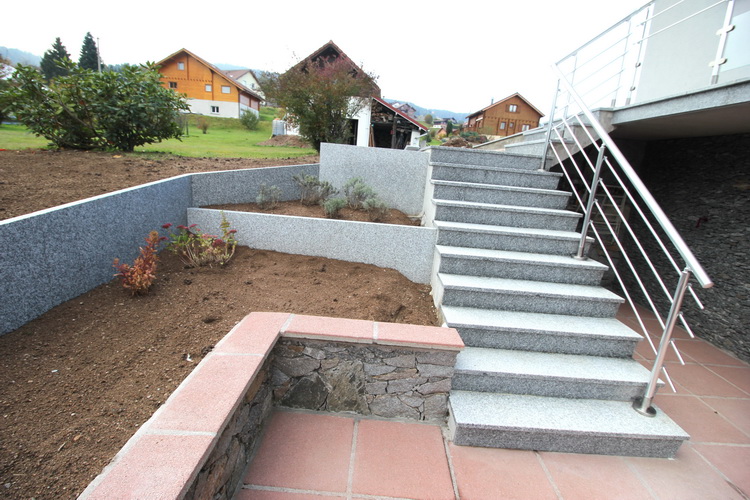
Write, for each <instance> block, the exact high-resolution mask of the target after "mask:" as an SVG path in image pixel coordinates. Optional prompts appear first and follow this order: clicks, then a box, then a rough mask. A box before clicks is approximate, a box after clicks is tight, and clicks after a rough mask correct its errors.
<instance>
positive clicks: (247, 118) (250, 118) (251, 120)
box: [240, 110, 260, 130]
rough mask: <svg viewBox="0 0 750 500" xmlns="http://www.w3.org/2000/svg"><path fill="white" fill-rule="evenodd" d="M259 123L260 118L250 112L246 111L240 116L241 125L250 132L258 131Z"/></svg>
mask: <svg viewBox="0 0 750 500" xmlns="http://www.w3.org/2000/svg"><path fill="white" fill-rule="evenodd" d="M258 122H260V118H259V117H258V115H256V114H255V113H253V112H252V111H250V110H245V111H243V112H242V115H240V123H241V124H242V126H243V127H245V128H246V129H248V130H256V129H257V128H258Z"/></svg>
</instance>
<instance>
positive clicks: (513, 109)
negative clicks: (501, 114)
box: [508, 104, 518, 113]
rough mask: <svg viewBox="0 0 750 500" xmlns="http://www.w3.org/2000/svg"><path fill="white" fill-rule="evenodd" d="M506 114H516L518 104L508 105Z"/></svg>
mask: <svg viewBox="0 0 750 500" xmlns="http://www.w3.org/2000/svg"><path fill="white" fill-rule="evenodd" d="M508 113H518V104H508Z"/></svg>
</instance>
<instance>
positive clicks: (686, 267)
mask: <svg viewBox="0 0 750 500" xmlns="http://www.w3.org/2000/svg"><path fill="white" fill-rule="evenodd" d="M683 1H684V0H680V1H679V2H678V3H682V2H683ZM728 1H729V2H731V1H732V0H718V1H717V2H716V3H713V4H712V5H711V6H710V7H707V8H705V9H702V10H701V11H700V12H695V13H692V14H689V15H688V16H687V17H685V18H683V19H682V21H680V22H684V21H685V20H687V19H690V18H692V17H694V16H695V15H697V14H699V13H701V12H703V11H705V10H708V9H709V8H713V7H715V6H716V5H719V4H721V3H726V2H728ZM730 5H731V4H730ZM653 6H654V2H650V3H648V4H646V5H645V6H644V7H642V8H640V9H638V10H636V11H634V12H633V13H632V14H630V15H629V16H627V17H625V18H624V19H623V20H622V21H620V23H618V24H616V25H614V26H612V27H610V28H609V29H607V30H606V31H604V32H603V33H602V34H600V35H599V36H597V37H595V38H594V39H593V40H592V41H590V42H588V43H587V44H584V45H582V46H581V47H579V48H578V49H576V50H575V51H573V52H572V53H571V54H569V55H568V56H566V57H565V58H563V59H562V60H560V61H558V63H556V64H555V65H554V66H553V69H554V72H555V74H556V76H557V77H558V82H557V90H556V91H555V95H554V98H553V105H552V112H551V113H550V115H549V122H548V124H547V130H546V134H545V135H546V143H545V144H546V146H545V150H544V154H543V157H542V165H541V167H540V168H541V169H546V168H547V166H548V152H550V151H551V152H552V155H553V159H554V160H555V161H556V163H557V164H559V165H560V166H561V167H562V168H563V174H564V178H565V179H566V180H567V182H568V183H569V184H570V186H571V188H573V193H574V195H575V199H576V201H577V203H578V205H579V207H580V208H581V210H582V211H583V221H584V222H583V227H582V229H581V241H580V243H579V249H578V252H577V255H575V257H577V258H585V255H584V250H585V247H586V244H587V237H588V234H589V231H591V232H593V234H594V237H595V239H596V240H597V241H598V242H599V244H600V246H601V250H602V251H603V255H604V257H605V258H606V260H607V262H608V263H609V266H610V269H612V271H613V274H614V275H615V278H616V279H617V281H618V282H619V284H620V286H621V287H622V290H623V295H624V296H625V298H626V300H627V302H628V303H629V304H630V305H631V307H632V308H633V311H634V313H635V316H636V319H637V322H638V324H639V326H640V328H641V331H642V332H643V334H644V336H645V337H646V338H647V339H648V342H649V344H650V346H651V348H652V350H653V351H654V353H655V354H656V359H655V361H654V365H653V368H652V370H651V376H650V379H649V382H648V385H647V387H646V389H645V391H644V394H643V396H642V397H641V398H638V399H637V400H636V401H635V402H634V405H633V406H634V408H635V410H636V411H638V412H639V413H641V414H643V415H648V416H653V415H654V414H655V410H654V409H653V407H652V406H651V403H652V400H653V397H654V395H655V393H656V389H657V387H658V382H659V377H660V376H662V375H663V376H664V378H665V379H666V380H667V382H668V383H669V385H670V386H671V387H672V390H675V387H674V384H673V383H672V380H671V378H670V377H669V374H668V373H667V372H666V370H665V369H664V360H665V358H666V351H667V349H668V348H669V347H671V348H672V349H673V350H674V352H675V354H676V356H677V358H678V360H679V361H680V362H681V363H683V364H684V361H683V359H682V356H681V355H680V353H679V350H678V349H677V346H676V345H675V343H674V341H673V340H672V332H673V330H674V327H675V326H676V325H677V322H678V321H679V322H681V323H682V325H683V326H684V327H685V329H686V331H687V332H688V333H689V335H690V336H691V337H692V336H693V333H692V331H691V329H690V327H689V325H688V323H687V321H686V320H685V317H684V315H683V313H682V303H683V299H684V297H685V295H686V294H687V293H688V292H689V293H690V295H692V297H693V299H695V301H696V303H697V304H698V306H699V307H700V308H701V309H702V308H703V305H702V304H701V302H700V300H698V297H697V295H696V293H695V291H694V290H693V288H692V287H691V286H690V279H691V278H693V279H695V280H696V281H697V283H698V284H699V285H700V286H701V287H702V288H710V287H712V286H713V285H714V283H713V281H712V279H711V277H710V276H709V275H708V273H707V272H706V270H705V269H704V268H703V266H702V265H701V264H700V262H699V261H698V259H697V258H696V257H695V255H694V254H693V252H692V251H691V250H690V248H689V247H688V245H687V244H686V243H685V241H684V240H683V238H682V236H680V234H679V232H678V231H677V229H676V228H675V227H674V225H673V224H672V223H671V221H670V220H669V218H668V217H667V215H666V214H665V213H664V211H663V210H662V208H661V207H660V206H659V204H658V202H657V201H656V200H655V199H654V197H653V196H652V194H651V193H650V192H649V190H648V188H647V187H646V186H645V184H644V183H643V182H642V181H641V179H640V177H639V176H638V175H637V174H636V172H635V169H634V168H633V167H632V165H631V164H630V162H629V161H628V160H627V158H626V157H625V155H624V154H623V153H622V151H621V150H620V149H619V148H618V147H617V145H616V144H615V142H614V140H613V139H612V138H611V137H610V136H609V134H608V133H607V131H606V130H605V128H604V126H603V125H602V124H601V123H600V122H599V120H598V118H597V116H596V115H595V114H594V112H593V111H592V110H591V108H590V106H589V105H588V104H587V101H586V100H587V99H588V98H584V97H582V96H583V95H590V94H593V93H595V91H596V92H598V93H602V94H603V95H604V96H610V95H611V96H612V100H611V102H612V106H616V105H617V102H618V96H622V97H625V95H623V94H622V92H625V93H626V94H627V96H626V100H625V103H626V104H627V103H629V100H630V98H631V97H632V95H633V91H634V90H635V88H636V80H635V78H636V76H637V74H638V73H637V72H638V71H639V70H638V68H639V66H640V63H641V62H642V60H643V52H644V43H645V41H646V40H647V39H648V38H649V37H652V36H654V34H655V33H650V34H649V33H647V32H648V31H649V30H648V27H649V26H650V23H651V21H652V20H653V19H654V18H655V17H656V16H658V15H660V14H663V12H661V13H659V14H656V15H653ZM672 7H673V6H672ZM669 9H671V7H670V8H668V9H666V10H669ZM666 10H665V11H666ZM638 16H642V17H640V18H638ZM644 17H645V18H644ZM634 21H635V22H637V23H638V24H637V26H636V28H635V29H636V30H638V27H640V26H643V30H642V31H643V33H641V34H636V36H635V38H636V39H635V40H633V39H632V35H633V34H634V33H635V32H634V30H633V26H632V24H633V22H634ZM639 21H640V22H639ZM680 22H678V23H673V24H670V26H668V27H667V28H666V29H670V28H671V27H673V26H675V25H677V24H679V23H680ZM625 23H628V26H627V33H625V34H623V33H621V32H619V31H617V30H618V29H619V28H621V27H623V24H625ZM663 31H664V30H663V29H662V30H659V31H658V32H659V33H661V32H663ZM610 33H613V34H614V35H615V37H616V39H615V40H614V42H611V41H608V40H605V39H604V38H603V37H605V36H606V35H608V34H610ZM609 40H611V37H610V39H609ZM596 41H601V42H605V44H608V45H607V46H606V48H605V49H604V50H599V51H598V52H596V50H598V48H595V47H591V48H592V49H596V50H592V51H593V52H595V54H594V55H593V56H592V57H591V58H590V59H585V60H583V61H581V60H580V59H581V54H582V51H586V50H588V49H589V46H590V45H591V44H593V43H594V42H596ZM621 45H624V48H623V51H622V53H619V52H618V53H615V54H614V55H613V53H612V50H613V49H614V50H615V51H616V50H617V49H619V48H620V46H621ZM631 47H635V48H636V49H637V50H636V51H635V52H637V54H636V55H633V54H632V53H628V51H629V50H631ZM592 51H589V52H592ZM584 55H585V53H584ZM597 59H598V61H596V60H597ZM626 61H627V62H628V64H629V63H631V62H633V63H634V64H633V69H632V70H631V71H632V75H633V78H634V80H633V81H634V83H633V84H632V85H631V86H630V88H629V89H627V90H625V89H623V87H622V83H621V82H622V77H623V75H624V72H623V68H625V65H626ZM594 62H596V63H598V64H600V66H597V65H596V64H593V63H594ZM563 64H566V65H567V67H566V70H567V71H564V70H563V68H562V66H563ZM571 64H572V66H573V67H572V69H570V65H571ZM584 66H585V67H586V72H584V73H582V74H581V73H577V71H579V70H580V69H581V68H582V67H584ZM615 66H617V68H615ZM613 69H617V71H616V72H615V74H614V75H612V76H608V75H610V72H611V70H613ZM597 73H598V74H597ZM628 75H629V74H628ZM628 75H625V76H626V77H628ZM594 76H596V78H594ZM615 77H616V80H617V81H616V82H615V85H614V88H613V87H612V86H611V83H608V82H611V81H612V80H614V79H615ZM574 81H575V83H573V82H574ZM579 88H580V89H581V91H579V90H578V89H579ZM564 94H566V96H567V99H565V100H563V99H561V97H562V96H563V95H564ZM597 102H600V101H595V103H597ZM558 103H559V104H558ZM558 109H559V110H561V111H562V112H561V113H558V112H557V111H558ZM576 130H578V131H582V132H583V133H576ZM571 139H572V140H571ZM586 141H588V142H586ZM589 144H593V145H594V146H593V147H594V148H595V153H596V157H597V158H596V162H593V161H592V158H589V156H588V154H586V153H585V149H586V148H587V146H588V145H589ZM577 153H582V155H581V156H582V157H583V161H579V160H578V159H577ZM579 163H580V164H581V165H579ZM605 177H606V178H608V179H609V180H608V181H607V182H608V183H609V182H614V183H615V184H614V185H615V186H616V187H617V188H618V190H619V192H622V193H623V194H622V196H623V197H624V198H625V199H627V200H628V202H629V203H630V205H631V206H632V207H633V208H634V209H635V210H634V213H633V214H632V215H633V216H637V217H640V220H641V221H642V223H643V224H644V226H645V228H646V229H647V231H646V233H644V234H641V233H638V234H637V233H636V230H635V229H634V227H633V226H632V224H631V223H630V222H629V220H628V218H629V217H628V216H627V215H626V214H625V213H623V211H622V210H621V209H620V208H619V207H618V203H617V201H616V199H615V196H614V195H613V193H612V191H611V190H610V188H609V187H608V186H607V185H606V184H605V183H604V182H603V181H602V179H604V178H605ZM578 182H581V183H582V184H583V188H584V189H583V191H582V192H581V193H579V192H578V190H577V189H576V188H575V186H576V185H577V184H576V183H578ZM618 196H619V194H618ZM602 197H603V198H604V200H606V201H608V202H609V204H610V205H611V207H613V209H614V212H615V213H614V214H609V217H614V219H615V222H614V224H616V227H613V223H611V222H610V220H608V214H607V212H606V211H605V208H604V207H603V206H602V203H600V201H599V199H600V198H602ZM595 218H597V220H600V221H603V224H601V225H600V227H597V225H596V224H593V223H592V222H593V220H594V219H595ZM601 226H604V227H601ZM620 230H624V231H625V235H624V236H623V237H625V236H627V237H628V238H629V240H628V241H632V243H631V246H632V247H633V251H632V252H630V253H629V248H627V247H628V245H626V244H624V243H623V241H621V238H622V237H620V236H619V232H620ZM605 233H606V234H605ZM645 237H649V238H651V239H653V240H654V241H655V244H656V246H655V248H656V251H657V252H660V255H661V254H663V255H662V258H665V261H664V262H665V265H667V266H668V268H669V269H672V270H673V271H674V275H672V276H673V277H672V278H669V279H668V278H667V276H666V275H664V274H663V271H661V270H660V269H659V267H660V265H659V264H658V260H657V259H656V257H655V256H654V257H652V256H650V255H649V253H648V252H647V250H646V248H647V246H646V245H645V244H642V243H641V241H640V239H641V238H645ZM605 238H608V239H606V240H605ZM605 241H606V242H609V244H610V245H612V247H613V248H614V249H615V251H616V252H617V255H618V256H620V257H621V260H622V261H623V262H624V264H623V265H624V266H625V268H624V269H618V266H617V265H616V263H615V261H614V259H613V256H612V255H611V254H610V250H609V249H608V248H607V244H605ZM667 242H669V243H667ZM668 247H669V248H668ZM631 254H632V256H631ZM636 256H637V261H639V262H640V261H642V262H643V263H644V264H643V265H642V266H641V265H640V264H638V263H637V262H636V260H634V259H636ZM678 260H681V262H682V263H678ZM623 271H625V272H627V273H629V274H628V276H630V277H632V279H633V280H634V285H635V289H634V290H630V289H629V286H628V283H626V281H628V276H626V275H623ZM644 272H645V273H648V274H647V276H643V273H644ZM649 276H650V278H651V279H652V280H653V282H654V285H653V286H649V285H648V284H647V283H648V282H649V281H648V277H649ZM672 279H677V286H676V289H675V290H674V292H673V293H672V292H670V291H669V285H668V283H669V282H670V281H671V280H672ZM636 292H637V293H640V294H642V295H643V298H645V303H647V304H648V306H649V308H650V309H651V310H652V311H653V312H654V313H655V315H656V318H657V320H658V321H659V324H660V326H661V329H662V335H661V341H660V343H659V346H658V348H657V347H656V346H655V345H654V342H653V341H652V339H651V337H650V333H649V332H648V330H647V328H646V326H645V322H644V320H643V318H642V317H641V313H640V312H639V311H638V308H637V307H636V305H635V297H634V295H633V294H634V293H636ZM654 292H655V293H657V294H658V296H659V297H661V301H665V300H666V302H667V304H668V306H669V307H668V308H669V311H668V312H666V314H665V316H664V319H662V313H661V312H660V311H659V306H658V305H657V303H662V302H660V300H659V299H658V298H655V297H653V296H652V294H653V293H654Z"/></svg>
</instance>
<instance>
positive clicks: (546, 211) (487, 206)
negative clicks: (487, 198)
mask: <svg viewBox="0 0 750 500" xmlns="http://www.w3.org/2000/svg"><path fill="white" fill-rule="evenodd" d="M432 202H433V203H434V204H435V205H440V206H452V207H464V208H477V209H484V210H502V211H507V212H523V213H533V214H539V215H554V216H558V217H571V218H576V219H579V218H581V217H582V215H581V214H579V213H578V212H571V211H570V210H559V209H556V208H537V207H523V206H517V205H498V204H494V203H480V202H476V201H457V200H437V199H433V200H432Z"/></svg>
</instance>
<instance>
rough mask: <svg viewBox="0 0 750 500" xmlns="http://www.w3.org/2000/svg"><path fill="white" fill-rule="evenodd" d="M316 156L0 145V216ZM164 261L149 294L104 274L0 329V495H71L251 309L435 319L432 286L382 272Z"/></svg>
mask: <svg viewBox="0 0 750 500" xmlns="http://www.w3.org/2000/svg"><path fill="white" fill-rule="evenodd" d="M315 161H317V158H316V157H312V158H304V159H296V160H286V161H279V160H262V161H259V160H244V159H190V158H162V159H158V160H154V159H147V158H139V157H132V156H123V157H119V158H118V157H115V156H114V155H111V154H102V153H80V152H62V153H53V152H41V151H39V152H21V153H15V152H0V208H2V211H0V214H2V216H3V217H5V218H7V217H11V216H15V215H21V214H24V213H29V212H32V211H35V210H39V209H42V208H46V207H50V206H55V205H58V204H61V203H66V202H69V201H74V200H77V199H81V198H85V197H88V196H92V195H96V194H100V193H102V192H107V191H112V190H115V189H121V188H123V187H126V186H132V185H137V184H141V183H144V182H149V181H153V180H156V179H160V178H165V177H170V176H173V175H177V174H181V173H187V172H198V171H209V170H225V169H230V168H248V167H257V166H267V165H268V166H270V165H279V164H291V163H311V162H315ZM144 236H145V235H144ZM139 244H142V242H134V245H139ZM161 259H162V260H161V262H160V264H159V266H160V267H159V270H158V279H157V282H156V284H155V285H154V287H153V288H152V291H151V293H150V294H149V295H146V296H143V297H131V296H130V295H129V294H128V293H127V292H126V291H125V290H124V289H123V288H122V287H121V286H120V284H119V283H118V282H117V281H116V280H113V281H111V282H109V283H107V284H105V285H102V286H100V287H98V288H96V289H94V290H92V291H90V292H87V293H85V294H83V295H81V296H80V297H77V298H76V299H74V300H71V301H68V302H66V303H64V304H62V305H60V306H58V307H56V308H54V309H52V310H50V311H49V312H47V313H46V314H44V315H43V316H41V317H39V318H37V319H36V320H34V321H31V322H29V323H27V324H26V325H24V326H23V327H21V328H19V329H18V330H16V331H14V332H11V333H9V334H6V335H3V336H1V337H0V419H1V420H0V497H4V498H14V499H16V498H18V499H29V498H37V499H46V498H49V499H52V498H55V499H59V498H75V497H76V496H77V495H78V494H79V493H80V492H81V491H82V490H83V489H84V488H85V487H86V485H87V484H88V483H89V482H90V481H91V480H92V479H93V478H94V477H95V476H96V475H97V474H98V473H99V472H100V471H101V470H102V468H103V467H104V466H105V465H106V464H107V463H108V462H109V460H110V459H111V458H112V457H113V456H114V455H115V453H116V452H117V451H118V450H119V449H120V448H121V447H122V445H123V444H124V443H125V442H126V441H127V440H128V439H129V438H130V436H131V435H132V434H133V433H134V432H135V431H136V429H137V428H138V427H139V426H140V425H141V424H143V422H145V421H146V420H147V419H148V418H149V417H150V415H151V414H152V413H153V412H154V411H155V410H156V409H157V408H158V407H159V405H161V404H162V403H163V402H164V401H165V400H166V398H167V397H168V396H169V394H170V393H171V392H172V391H173V390H174V389H175V388H176V387H177V385H179V383H180V382H181V381H182V380H183V379H184V377H185V376H186V375H187V374H188V373H189V372H190V371H191V370H192V369H193V367H194V366H195V365H196V364H197V363H198V362H199V361H200V360H201V359H202V358H203V357H204V356H205V355H206V354H207V353H208V352H210V350H211V348H212V346H213V345H215V344H216V342H218V341H219V340H220V339H221V338H222V337H223V336H224V335H225V334H226V333H227V332H228V331H229V330H230V329H231V328H232V326H234V324H235V323H236V322H237V321H239V320H240V319H241V318H242V317H244V316H245V315H246V314H249V313H250V312H252V311H285V312H292V313H298V314H313V315H325V316H335V317H344V318H355V319H370V320H376V321H392V322H402V323H412V324H424V325H436V313H435V310H434V308H433V305H432V299H431V297H430V295H429V293H430V289H429V286H425V285H418V284H415V283H412V282H410V281H409V280H407V279H406V278H404V277H403V276H402V275H401V274H399V273H398V272H396V271H393V270H390V269H380V268H377V267H374V266H370V265H365V264H356V263H349V262H343V261H337V260H331V259H323V258H318V257H305V256H298V255H288V254H281V253H277V252H270V251H261V250H253V249H249V248H245V247H241V248H239V249H238V250H237V253H236V255H235V256H234V258H233V260H232V261H231V262H230V263H229V264H228V265H227V266H226V267H217V268H202V269H186V268H185V267H184V266H183V264H182V263H181V262H180V261H179V260H178V259H177V258H176V257H175V256H174V255H172V254H170V253H169V252H163V253H162V254H161ZM63 265H64V263H63Z"/></svg>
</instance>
